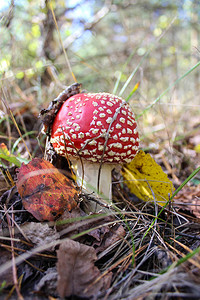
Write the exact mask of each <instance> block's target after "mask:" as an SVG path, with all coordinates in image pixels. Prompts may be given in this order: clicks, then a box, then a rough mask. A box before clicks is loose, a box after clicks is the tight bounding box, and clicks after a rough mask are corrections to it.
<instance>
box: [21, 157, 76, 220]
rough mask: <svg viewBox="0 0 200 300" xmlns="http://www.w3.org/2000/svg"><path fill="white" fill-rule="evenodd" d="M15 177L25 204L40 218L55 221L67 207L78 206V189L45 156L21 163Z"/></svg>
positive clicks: (68, 208) (27, 208) (26, 207)
mask: <svg viewBox="0 0 200 300" xmlns="http://www.w3.org/2000/svg"><path fill="white" fill-rule="evenodd" d="M17 179H18V180H17V183H16V185H17V189H18V192H19V194H20V196H21V198H22V203H23V206H24V208H25V209H26V210H28V211H29V212H30V213H31V214H32V215H33V216H34V217H35V218H36V219H37V220H39V221H45V220H47V221H54V220H55V219H57V218H58V217H59V216H61V215H62V214H63V212H64V211H65V210H66V209H67V210H69V211H70V210H71V209H72V208H74V207H76V206H77V200H78V193H77V190H76V189H75V187H74V185H73V182H72V180H70V179H68V178H67V177H65V176H64V175H63V174H62V173H60V172H59V170H58V169H57V168H55V167H54V166H53V165H52V164H51V163H50V162H48V161H45V160H44V159H40V158H34V159H32V161H30V162H29V163H28V164H27V165H25V164H22V166H21V168H20V169H18V174H17Z"/></svg>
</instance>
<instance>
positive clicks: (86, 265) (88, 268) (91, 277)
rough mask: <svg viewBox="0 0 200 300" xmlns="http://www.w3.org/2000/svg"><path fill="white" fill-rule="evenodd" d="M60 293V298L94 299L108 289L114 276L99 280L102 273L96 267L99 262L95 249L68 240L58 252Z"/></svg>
mask: <svg viewBox="0 0 200 300" xmlns="http://www.w3.org/2000/svg"><path fill="white" fill-rule="evenodd" d="M57 257H58V263H57V270H58V285H57V289H58V293H59V295H60V297H62V298H64V297H69V296H72V295H74V296H78V297H86V298H87V297H94V296H97V295H98V293H99V292H100V291H101V290H102V289H103V288H104V289H105V288H108V287H109V285H110V281H111V276H112V274H111V273H110V274H108V275H107V277H103V278H101V279H100V280H97V278H98V277H99V276H101V273H100V271H99V269H98V268H97V267H96V266H95V265H94V263H95V261H96V260H97V256H96V252H95V249H94V248H93V247H90V246H87V245H83V244H80V243H79V242H75V241H72V240H70V239H67V240H66V241H64V242H63V243H62V244H61V245H60V248H59V250H58V251H57Z"/></svg>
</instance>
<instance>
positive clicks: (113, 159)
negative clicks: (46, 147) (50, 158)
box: [51, 93, 139, 163]
mask: <svg viewBox="0 0 200 300" xmlns="http://www.w3.org/2000/svg"><path fill="white" fill-rule="evenodd" d="M136 127H137V124H136V122H135V118H134V114H133V112H132V111H131V109H130V106H129V105H128V104H127V103H126V101H125V100H123V99H122V98H119V97H117V96H114V95H111V94H108V93H88V94H76V95H74V96H72V97H70V98H69V99H68V100H67V101H66V102H65V103H64V104H63V105H62V107H61V108H60V110H59V112H58V113H57V115H56V118H55V120H54V123H53V126H52V133H51V143H52V145H53V147H54V149H55V151H56V152H57V153H58V154H59V155H61V156H66V155H69V156H73V157H77V158H78V157H80V156H81V157H82V158H84V159H86V160H89V161H92V162H100V161H101V159H102V155H103V161H104V162H108V163H127V162H130V161H131V160H132V159H133V158H134V156H135V155H136V153H137V151H138V147H139V137H138V132H137V129H136ZM66 151H67V154H66ZM103 152H104V153H103Z"/></svg>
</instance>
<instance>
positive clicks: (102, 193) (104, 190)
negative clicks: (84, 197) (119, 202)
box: [70, 158, 116, 212]
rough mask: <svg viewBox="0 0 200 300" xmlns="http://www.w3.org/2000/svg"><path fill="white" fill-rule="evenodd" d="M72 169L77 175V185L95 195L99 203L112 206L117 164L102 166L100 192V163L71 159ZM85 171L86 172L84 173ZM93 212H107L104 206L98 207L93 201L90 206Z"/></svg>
mask: <svg viewBox="0 0 200 300" xmlns="http://www.w3.org/2000/svg"><path fill="white" fill-rule="evenodd" d="M70 160H71V162H72V167H73V170H74V172H75V175H76V181H77V184H78V185H79V186H80V187H82V189H84V192H86V193H88V194H91V193H93V194H95V195H96V196H97V200H98V201H99V202H103V203H104V204H106V205H108V206H111V204H112V170H113V169H114V168H115V166H116V165H115V164H108V163H104V164H103V165H102V166H101V172H100V180H99V190H98V174H99V168H100V164H99V163H93V162H89V161H87V160H85V159H82V163H81V160H80V159H74V158H73V159H70ZM83 169H84V171H83ZM90 208H91V211H92V212H99V211H100V210H101V211H104V212H105V211H106V210H105V209H103V206H100V205H97V204H96V203H95V202H93V201H91V205H90Z"/></svg>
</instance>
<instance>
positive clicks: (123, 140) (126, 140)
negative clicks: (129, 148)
mask: <svg viewBox="0 0 200 300" xmlns="http://www.w3.org/2000/svg"><path fill="white" fill-rule="evenodd" d="M119 139H120V141H122V142H128V140H129V137H128V136H121V137H120V138H119Z"/></svg>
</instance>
